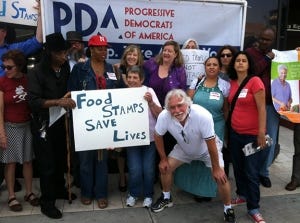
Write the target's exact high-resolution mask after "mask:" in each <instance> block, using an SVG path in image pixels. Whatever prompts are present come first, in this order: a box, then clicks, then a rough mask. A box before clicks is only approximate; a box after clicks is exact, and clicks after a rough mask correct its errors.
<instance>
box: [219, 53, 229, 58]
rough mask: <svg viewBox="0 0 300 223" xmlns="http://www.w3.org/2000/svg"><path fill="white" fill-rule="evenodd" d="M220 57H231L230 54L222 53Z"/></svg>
mask: <svg viewBox="0 0 300 223" xmlns="http://www.w3.org/2000/svg"><path fill="white" fill-rule="evenodd" d="M221 57H232V54H231V53H222V54H221Z"/></svg>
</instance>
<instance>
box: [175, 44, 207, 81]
mask: <svg viewBox="0 0 300 223" xmlns="http://www.w3.org/2000/svg"><path fill="white" fill-rule="evenodd" d="M181 52H182V55H183V59H184V68H185V72H186V82H187V83H186V84H187V86H190V85H191V82H192V81H193V80H194V79H197V78H198V77H199V76H200V75H203V74H205V68H204V62H205V60H206V59H207V58H208V57H209V52H208V51H207V50H198V49H182V50H181Z"/></svg>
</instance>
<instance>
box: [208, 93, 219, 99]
mask: <svg viewBox="0 0 300 223" xmlns="http://www.w3.org/2000/svg"><path fill="white" fill-rule="evenodd" d="M220 97H221V94H220V93H219V92H210V94H209V99H210V100H220Z"/></svg>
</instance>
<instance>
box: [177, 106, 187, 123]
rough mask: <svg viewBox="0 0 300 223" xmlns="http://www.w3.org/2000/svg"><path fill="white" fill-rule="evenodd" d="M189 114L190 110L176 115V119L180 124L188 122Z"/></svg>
mask: <svg viewBox="0 0 300 223" xmlns="http://www.w3.org/2000/svg"><path fill="white" fill-rule="evenodd" d="M188 114H189V109H186V111H185V112H178V113H175V114H174V118H176V119H177V120H178V121H179V122H183V121H185V120H186V117H187V116H188Z"/></svg>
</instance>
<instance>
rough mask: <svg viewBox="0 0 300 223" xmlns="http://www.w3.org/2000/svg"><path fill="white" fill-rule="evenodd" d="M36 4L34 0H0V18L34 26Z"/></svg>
mask: <svg viewBox="0 0 300 223" xmlns="http://www.w3.org/2000/svg"><path fill="white" fill-rule="evenodd" d="M36 5H37V3H36V0H26V1H12V0H0V20H1V22H7V23H13V24H19V25H25V26H36V22H37V19H38V12H37V10H36V9H35V8H34V6H36Z"/></svg>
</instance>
